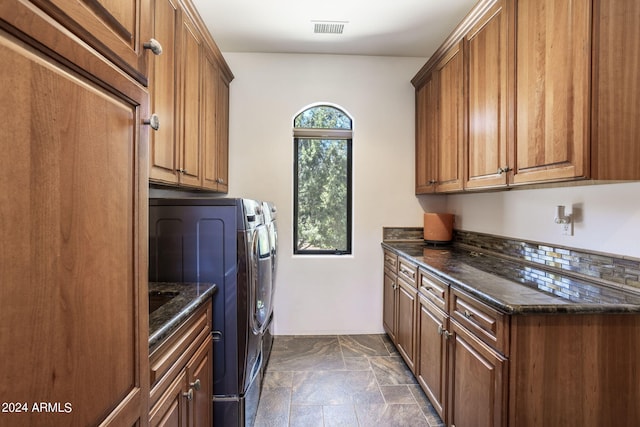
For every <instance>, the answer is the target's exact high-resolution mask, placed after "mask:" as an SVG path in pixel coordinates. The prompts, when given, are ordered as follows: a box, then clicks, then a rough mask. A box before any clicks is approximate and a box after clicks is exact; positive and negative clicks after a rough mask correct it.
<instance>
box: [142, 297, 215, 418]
mask: <svg viewBox="0 0 640 427" xmlns="http://www.w3.org/2000/svg"><path fill="white" fill-rule="evenodd" d="M149 365H150V368H151V372H150V381H151V410H150V411H149V422H150V425H151V426H211V422H212V417H213V404H212V396H213V347H212V341H211V302H210V301H209V302H207V303H206V304H205V305H204V306H202V307H200V308H199V309H198V310H197V311H196V312H195V313H194V314H192V315H191V316H190V317H189V319H187V320H186V321H185V323H183V324H182V326H180V327H179V328H178V329H177V330H176V331H175V332H174V333H172V334H171V336H169V337H168V338H167V340H166V341H165V342H163V343H162V344H161V345H160V346H159V347H158V348H157V349H155V350H154V351H153V352H152V353H151V355H150V356H149Z"/></svg>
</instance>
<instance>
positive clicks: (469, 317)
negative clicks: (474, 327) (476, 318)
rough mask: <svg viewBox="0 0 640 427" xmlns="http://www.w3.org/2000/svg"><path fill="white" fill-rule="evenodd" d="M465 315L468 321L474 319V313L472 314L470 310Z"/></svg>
mask: <svg viewBox="0 0 640 427" xmlns="http://www.w3.org/2000/svg"><path fill="white" fill-rule="evenodd" d="M463 314H464V317H466V318H467V319H471V317H473V313H471V312H470V311H469V310H465V311H464V313H463Z"/></svg>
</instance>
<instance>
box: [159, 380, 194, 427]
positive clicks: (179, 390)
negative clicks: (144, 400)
mask: <svg viewBox="0 0 640 427" xmlns="http://www.w3.org/2000/svg"><path fill="white" fill-rule="evenodd" d="M187 393H188V384H187V373H186V371H185V370H183V371H182V372H181V373H180V375H178V377H177V378H176V380H175V381H174V382H173V383H171V386H169V388H168V389H167V391H165V392H164V393H163V394H162V396H161V397H160V400H158V403H157V404H156V405H155V406H154V407H153V409H152V410H151V413H150V414H149V425H150V426H151V427H187V426H189V424H188V416H187V411H188V408H187V397H186V396H187Z"/></svg>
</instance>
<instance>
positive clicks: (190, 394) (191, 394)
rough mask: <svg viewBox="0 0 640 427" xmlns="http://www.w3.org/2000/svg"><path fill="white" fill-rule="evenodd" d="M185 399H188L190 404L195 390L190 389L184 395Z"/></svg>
mask: <svg viewBox="0 0 640 427" xmlns="http://www.w3.org/2000/svg"><path fill="white" fill-rule="evenodd" d="M182 396H183V397H186V398H187V400H188V401H189V402H191V401H192V400H193V389H192V388H190V389H189V391H187V392H186V393H182Z"/></svg>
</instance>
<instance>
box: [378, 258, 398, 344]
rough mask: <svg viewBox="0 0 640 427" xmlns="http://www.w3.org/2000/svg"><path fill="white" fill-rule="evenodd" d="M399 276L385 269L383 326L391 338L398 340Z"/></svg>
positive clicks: (394, 340)
mask: <svg viewBox="0 0 640 427" xmlns="http://www.w3.org/2000/svg"><path fill="white" fill-rule="evenodd" d="M397 282H398V279H397V276H396V275H395V274H391V273H389V272H388V271H387V269H385V270H384V295H383V306H382V326H383V327H384V330H385V331H386V332H387V334H389V338H391V341H393V342H394V343H395V342H396V331H397V330H396V299H397V294H398V292H397V286H398V285H397Z"/></svg>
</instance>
